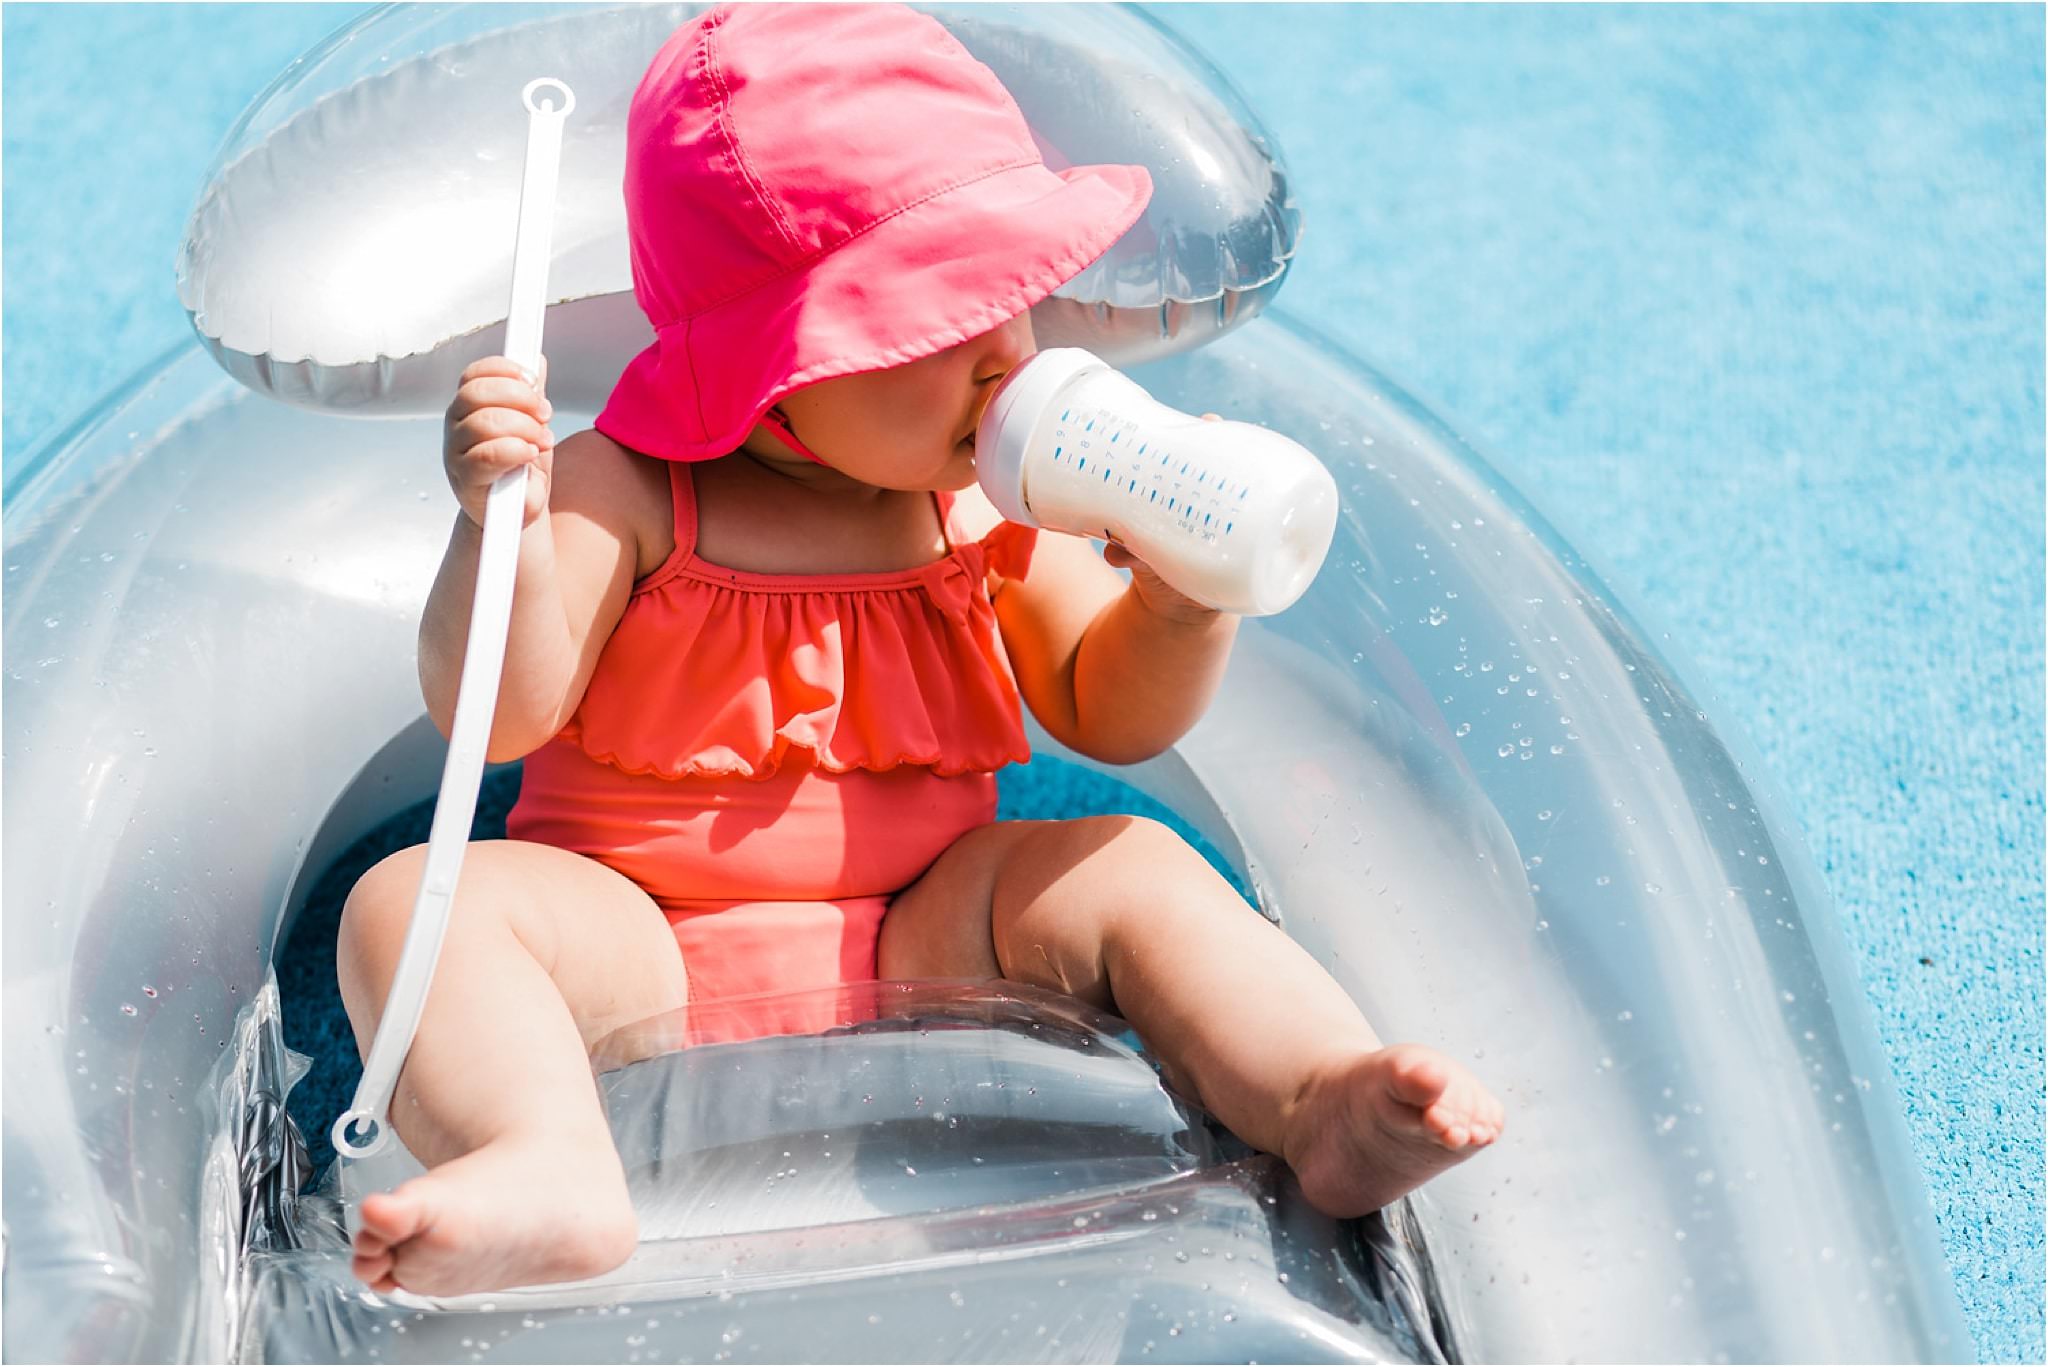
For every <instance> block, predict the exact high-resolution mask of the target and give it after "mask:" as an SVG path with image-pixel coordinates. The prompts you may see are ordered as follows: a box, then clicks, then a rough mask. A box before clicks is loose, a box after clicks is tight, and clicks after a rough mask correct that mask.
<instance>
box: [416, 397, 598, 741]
mask: <svg viewBox="0 0 2048 1367" xmlns="http://www.w3.org/2000/svg"><path fill="white" fill-rule="evenodd" d="M545 381H546V372H545V369H543V372H542V382H543V383H545ZM551 415H552V409H551V408H550V406H549V405H548V403H547V401H546V399H545V398H544V397H543V396H542V395H541V394H540V393H539V392H538V391H537V390H536V389H534V387H533V386H531V385H529V384H527V383H526V381H525V380H524V379H522V378H520V374H519V370H518V368H517V367H516V366H514V365H513V364H512V363H511V362H510V361H508V360H506V359H505V358H504V357H502V356H494V357H488V358H486V359H484V360H481V361H478V362H476V364H474V365H472V366H470V368H469V369H468V370H466V371H464V372H463V376H462V384H461V387H460V388H459V389H458V390H457V391H456V396H455V400H454V401H453V402H452V403H450V404H449V406H448V420H447V425H446V429H445V430H446V436H445V440H444V442H443V452H442V454H443V462H444V464H445V466H446V468H447V473H448V482H449V483H450V484H451V485H452V486H453V487H454V489H455V495H456V499H457V501H458V502H460V504H461V505H462V511H461V512H460V513H458V514H457V515H456V518H455V526H454V528H453V530H452V531H451V532H450V533H449V537H448V550H447V553H446V554H445V555H444V556H443V558H442V561H441V570H440V573H439V574H438V575H436V576H435V579H434V587H433V591H432V592H431V593H430V594H429V595H428V597H427V607H426V613H425V616H424V617H423V618H422V620H421V622H420V688H421V691H422V692H423V693H424V694H425V696H426V702H427V713H428V715H429V716H431V717H432V718H433V719H434V724H435V725H436V726H437V727H439V728H440V730H441V733H442V734H443V735H446V734H447V733H448V730H449V728H450V726H451V725H452V724H453V722H454V715H455V693H456V688H457V685H458V684H459V683H460V681H461V676H462V652H463V648H464V646H465V645H466V644H467V642H468V639H469V613H470V604H471V601H472V599H473V598H474V596H475V593H476V567H477V552H478V549H479V548H480V546H481V544H482V539H483V515H484V499H485V496H486V495H487V494H488V493H489V490H490V486H491V482H492V480H494V479H496V478H497V476H499V475H501V474H503V473H504V472H505V471H507V470H510V469H513V468H515V467H517V466H518V465H520V464H522V463H524V464H531V465H532V466H533V472H532V474H531V475H530V476H529V477H528V483H527V494H526V510H525V516H526V522H525V526H524V528H523V529H522V531H521V533H520V537H519V570H518V578H517V580H516V583H515V587H514V590H513V598H512V626H511V632H510V634H509V636H508V637H507V640H506V645H505V671H504V675H503V677H502V679H501V681H500V683H499V686H498V707H497V713H496V715H495V716H494V717H493V718H492V722H491V740H490V746H489V749H488V751H487V753H488V755H489V757H490V758H491V759H492V760H493V761H498V760H508V759H517V758H519V757H520V756H521V755H525V754H527V753H529V752H530V751H532V750H534V749H535V748H537V747H538V746H540V745H541V744H542V743H543V742H545V741H547V740H548V739H549V738H550V737H552V736H553V735H554V734H555V733H556V732H557V731H559V730H561V728H562V723H563V722H564V721H566V720H567V719H568V717H569V716H570V714H571V713H573V712H574V711H575V710H576V704H577V703H578V702H579V701H581V699H582V696H583V689H584V687H585V686H586V685H587V684H588V683H589V682H590V675H591V672H592V671H593V670H594V669H595V667H596V664H597V655H598V652H599V651H600V650H601V649H602V648H603V646H604V642H605V640H606V638H608V637H609V636H610V635H611V631H612V628H613V627H614V626H616V625H617V624H618V620H619V616H620V614H621V613H622V612H623V611H624V610H625V604H626V598H627V595H628V594H629V593H630V592H631V590H632V586H633V575H634V568H635V565H636V562H637V558H638V545H637V540H636V538H635V536H634V532H633V524H632V519H631V516H630V512H631V509H632V506H633V499H634V498H635V497H636V495H637V493H638V489H637V486H636V485H635V484H634V481H633V478H632V476H631V472H630V471H628V470H626V469H625V468H624V462H623V457H622V456H621V455H620V453H618V451H617V448H615V447H613V446H612V445H611V443H609V442H607V441H606V440H605V439H604V438H603V437H601V436H599V435H598V434H596V433H578V434H577V435H576V436H574V437H571V438H570V439H569V440H568V441H567V442H565V443H563V445H562V448H561V452H560V454H561V455H563V456H564V459H563V461H562V462H561V463H560V464H559V466H558V465H557V463H556V460H555V457H556V455H557V452H556V450H555V443H554V436H553V434H552V433H551V432H549V431H548V430H547V428H546V427H545V425H544V424H545V422H546V420H547V418H548V417H549V416H551Z"/></svg>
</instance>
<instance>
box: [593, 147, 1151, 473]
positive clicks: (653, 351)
mask: <svg viewBox="0 0 2048 1367" xmlns="http://www.w3.org/2000/svg"><path fill="white" fill-rule="evenodd" d="M1151 193H1152V178H1151V176H1150V175H1149V174H1147V172H1146V171H1145V168H1144V167H1142V166H1113V165H1103V166H1075V167H1069V168H1068V169H1066V170H1064V171H1059V172H1054V171H1051V170H1048V169H1047V168H1046V167H1045V166H1043V165H1041V164H1038V163H1030V164H1026V165H1020V166H1014V167H1010V168H1008V169H1005V170H1002V171H997V172H995V173H993V174H990V175H986V176H983V177H980V178H978V179H976V180H972V181H969V182H967V183H965V184H962V185H956V186H954V187H952V188H950V189H948V190H945V191H942V192H940V193H939V194H936V195H933V196H930V197H929V198H927V199H924V200H921V201H919V202H918V203H916V204H913V205H910V206H908V207H907V208H904V209H902V210H899V211H898V212H896V213H895V214H893V215H891V216H890V217H889V218H887V219H884V220H883V221H882V222H880V223H878V224H876V225H875V226H873V227H871V228H869V229H868V230H867V231H866V232H863V233H861V234H860V235H859V236H857V237H854V238H852V239H850V240H848V241H846V242H843V243H841V244H839V245H838V246H836V247H834V248H833V249H832V250H830V251H828V252H826V253H824V254H823V255H821V256H818V257H816V258H814V259H813V260H812V261H810V262H809V263H807V264H806V265H804V266H803V267H802V268H800V269H798V270H795V271H792V272H790V273H788V274H786V275H783V276H779V277H777V278H776V279H774V280H770V281H768V282H767V283H765V284H762V285H759V286H756V287H754V288H752V289H749V290H747V291H746V292H745V293H743V294H740V295H737V296H735V297H733V298H731V299H726V300H723V301H721V302H720V303H718V304H717V305H714V306H713V307H711V308H709V309H706V310H704V311H702V312H700V313H698V314H695V315H693V316H691V317H688V318H684V319H680V320H678V321H677V322H675V323H673V324H671V325H670V326H668V327H666V328H663V329H661V330H660V333H659V335H658V338H657V340H656V342H655V344H654V345H653V346H650V347H649V348H647V350H645V351H643V352H642V353H641V354H640V355H639V356H637V357H635V358H634V359H633V361H632V363H631V364H630V365H628V366H627V368H626V371H625V373H624V374H623V375H621V376H620V378H619V382H618V384H617V386H616V387H615V388H614V389H613V391H612V395H611V399H610V401H609V402H608V403H607V404H606V405H605V409H604V412H603V413H602V414H600V415H599V417H598V420H597V427H598V430H600V431H602V432H604V433H605V434H606V435H607V436H609V437H611V438H612V439H613V440H615V441H618V442H620V443H622V444H623V445H625V446H628V447H630V448H632V449H633V450H635V451H640V452H643V453H644V454H647V455H650V456H659V457H662V458H663V459H666V460H710V459H713V458H715V457H718V456H723V455H725V454H727V453H728V452H730V451H733V450H734V449H736V448H737V447H738V446H739V445H740V443H741V442H742V441H744V440H745V439H746V436H747V434H748V433H749V432H750V431H752V430H753V427H754V424H755V423H756V422H757V421H759V420H760V417H761V415H762V414H763V413H765V412H766V411H767V410H768V408H769V406H770V405H772V404H773V403H775V401H776V400H778V399H780V398H781V397H782V396H783V395H785V394H787V393H789V392H790V391H791V390H794V389H801V388H803V387H804V386H805V385H809V384H816V383H817V382H818V381H820V380H828V379H832V378H834V377H836V376H840V375H854V374H859V373H861V372H864V371H870V370H882V369H885V368H887V367H890V366H897V365H903V364H905V363H906V362H909V361H915V360H919V359H921V358H923V357H926V356H930V355H933V354H935V353H937V352H940V351H943V350H945V349H946V348H947V347H950V346H955V345H957V344H959V343H961V342H964V341H966V340H968V339H969V338H972V337H978V336H980V335H981V334H982V333H985V332H988V331H989V330H991V329H993V328H995V327H998V326H1000V325H1001V324H1003V323H1005V322H1007V321H1009V320H1010V319H1011V318H1014V317H1016V316H1017V315H1018V314H1020V313H1022V312H1024V311H1025V310H1026V309H1028V308H1030V307H1031V306H1032V305H1033V304H1035V303H1037V302H1038V301H1039V300H1041V299H1043V298H1045V297H1046V296H1047V295H1049V294H1051V293H1052V292H1053V291H1054V290H1056V289H1058V288H1059V287H1060V286H1061V285H1062V284H1064V283H1066V282H1067V281H1068V280H1071V279H1072V278H1073V277H1074V276H1076V275H1079V274H1080V273H1081V272H1082V271H1083V270H1085V269H1086V268H1087V267H1088V265H1089V264H1090V263H1091V262H1093V261H1094V260H1095V259H1096V258H1097V257H1099V256H1101V255H1102V254H1103V253H1104V252H1105V251H1108V250H1109V248H1110V246H1111V245H1112V244H1113V243H1115V242H1116V240H1117V239H1118V238H1119V237H1121V236H1123V234H1124V233H1125V232H1126V231H1128V230H1129V228H1130V227H1131V225H1132V224H1133V223H1135V222H1137V220H1138V216H1139V215H1140V214H1142V213H1143V212H1144V210H1145V205H1146V202H1147V201H1148V200H1149V199H1150V198H1151Z"/></svg>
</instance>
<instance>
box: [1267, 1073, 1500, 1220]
mask: <svg viewBox="0 0 2048 1367" xmlns="http://www.w3.org/2000/svg"><path fill="white" fill-rule="evenodd" d="M1504 1121H1505V1115H1504V1112H1503V1111H1502V1110H1501V1105H1500V1103H1499V1102H1498V1101H1495V1100H1494V1099H1493V1097H1492V1096H1491V1095H1490V1094H1489V1093H1488V1092H1487V1090H1486V1089H1485V1088H1484V1087H1482V1086H1480V1085H1479V1080H1478V1079H1477V1078H1475V1077H1473V1076H1472V1075H1471V1074H1470V1073H1468V1072H1466V1071H1465V1070H1464V1069H1463V1068H1460V1067H1459V1066H1458V1065H1457V1064H1455V1063H1453V1062H1451V1061H1450V1060H1449V1059H1448V1058H1446V1057H1444V1056H1443V1055H1442V1054H1440V1053H1438V1052H1437V1051H1436V1050H1434V1049H1428V1048H1425V1047H1423V1046H1422V1045H1420V1044H1396V1045H1392V1046H1390V1047H1388V1048H1385V1049H1376V1050H1374V1051H1372V1052H1371V1053H1368V1054H1360V1055H1359V1056H1357V1057H1356V1058H1354V1059H1350V1060H1347V1061H1346V1062H1345V1063H1343V1064H1342V1065H1341V1066H1339V1067H1336V1068H1333V1069H1331V1070H1329V1071H1328V1072H1327V1073H1325V1074H1324V1075H1323V1076H1322V1077H1320V1078H1318V1079H1317V1080H1316V1081H1315V1082H1314V1083H1312V1084H1310V1086H1309V1087H1308V1088H1307V1089H1306V1090H1305V1091H1304V1092H1303V1094H1302V1098H1301V1102H1300V1104H1299V1106H1298V1107H1297V1108H1296V1110H1295V1113H1294V1117H1293V1119H1292V1122H1291V1123H1290V1125H1289V1134H1288V1142H1287V1144H1286V1145H1285V1153H1284V1154H1283V1156H1284V1157H1285V1158H1286V1159H1287V1162H1288V1165H1289V1166H1290V1167H1292V1168H1293V1169H1294V1174H1295V1176H1296V1177H1297V1178H1299V1179H1300V1181H1301V1190H1302V1194H1303V1195H1305V1196H1307V1197H1308V1200H1309V1204H1310V1205H1313V1206H1314V1207H1315V1208H1316V1209H1317V1210H1320V1211H1322V1212H1323V1213H1324V1214H1325V1215H1333V1216H1336V1217H1338V1218H1340V1219H1348V1218H1350V1217H1352V1216H1356V1215H1364V1214H1366V1213H1367V1212H1368V1211H1374V1210H1378V1209H1379V1208H1380V1207H1381V1206H1384V1205H1387V1204H1388V1203H1390V1202H1392V1201H1394V1200H1397V1199H1398V1198H1400V1197H1401V1196H1404V1195H1406V1194H1407V1193H1408V1192H1411V1191H1413V1190H1415V1188H1417V1187H1419V1186H1421V1185H1422V1184H1423V1183H1424V1182H1427V1181H1428V1180H1429V1179H1430V1178H1432V1177H1434V1176H1436V1175H1437V1174H1438V1173H1440V1172H1443V1171H1444V1170H1445V1169H1447V1168H1450V1167H1453V1166H1455V1165H1456V1164H1459V1163H1462V1162H1464V1161H1465V1160H1466V1159H1467V1158H1470V1157H1471V1156H1472V1155H1473V1154H1475V1153H1477V1152H1479V1150H1481V1149H1483V1148H1485V1147H1486V1146H1487V1145H1489V1144H1491V1143H1492V1142H1493V1141H1494V1140H1495V1139H1498V1138H1499V1137H1500V1133H1501V1130H1502V1129H1503V1128H1504Z"/></svg>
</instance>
